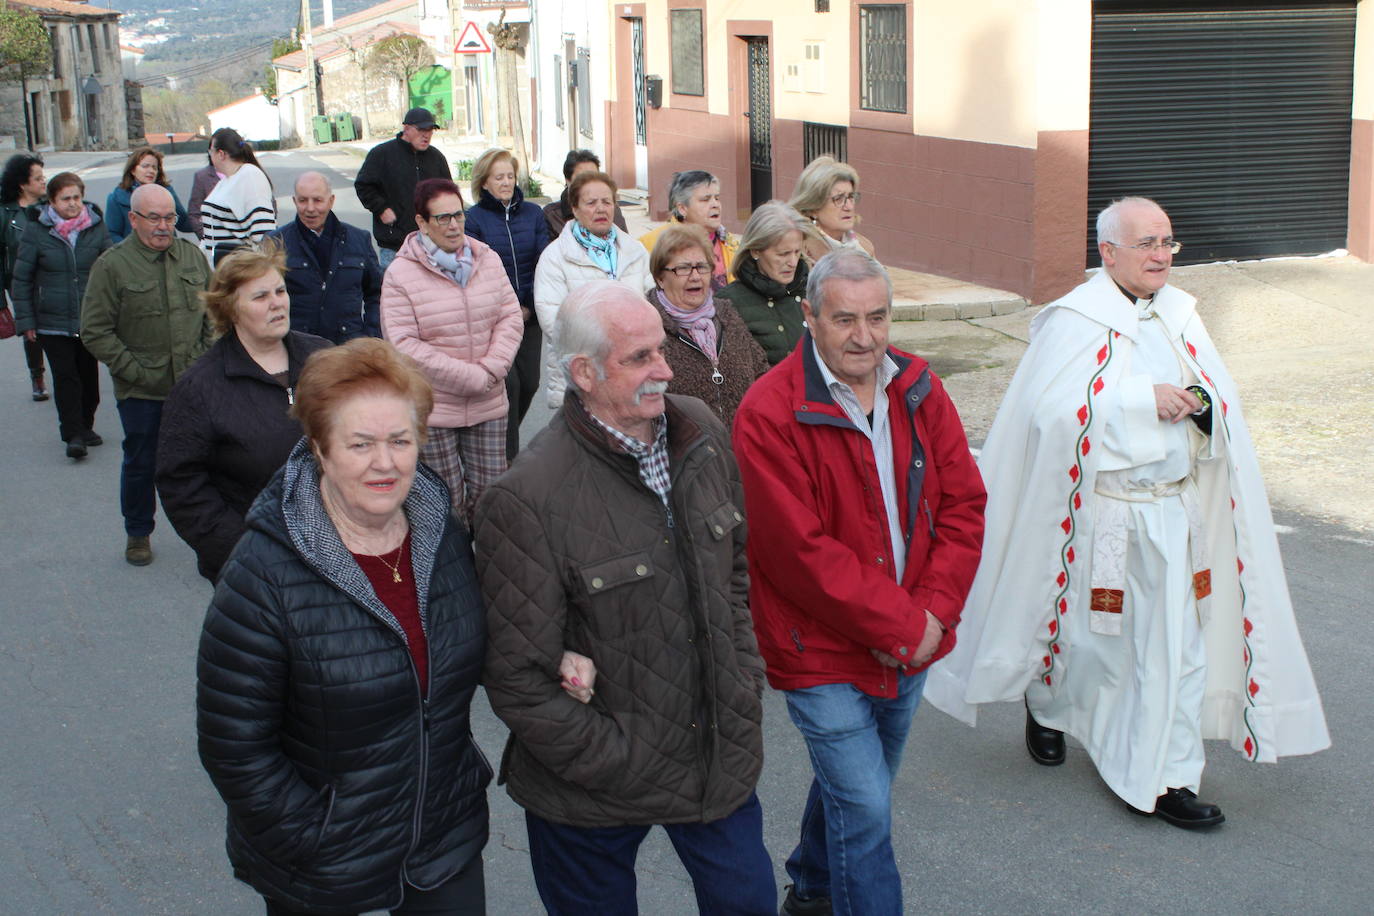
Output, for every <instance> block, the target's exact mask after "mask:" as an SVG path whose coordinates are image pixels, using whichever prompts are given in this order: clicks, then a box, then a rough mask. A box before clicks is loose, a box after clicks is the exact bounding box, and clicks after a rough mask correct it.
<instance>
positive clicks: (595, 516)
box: [476, 281, 777, 916]
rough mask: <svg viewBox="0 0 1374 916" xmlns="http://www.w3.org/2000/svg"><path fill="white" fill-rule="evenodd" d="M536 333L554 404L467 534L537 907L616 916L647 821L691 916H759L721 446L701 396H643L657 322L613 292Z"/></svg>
mask: <svg viewBox="0 0 1374 916" xmlns="http://www.w3.org/2000/svg"><path fill="white" fill-rule="evenodd" d="M553 337H554V339H555V340H557V341H558V342H559V349H560V353H559V357H560V365H561V366H562V367H563V371H564V373H565V375H566V376H567V381H568V386H567V393H566V395H565V399H564V402H563V407H562V409H561V410H560V411H559V412H558V413H557V414H556V415H555V416H554V418H553V420H552V422H551V423H550V424H549V427H548V428H547V429H545V430H544V431H543V432H542V433H540V434H539V435H538V436H537V437H535V439H534V441H533V442H531V443H530V445H529V447H528V448H527V449H525V450H524V451H523V452H521V453H520V455H519V457H518V458H517V459H516V461H515V464H514V465H512V467H511V469H510V471H509V472H507V473H506V475H505V476H503V477H502V478H501V479H500V480H498V481H497V482H496V483H495V484H493V485H492V486H491V487H490V488H488V489H487V491H486V492H485V493H484V494H483V495H482V498H481V500H480V501H479V502H478V505H477V523H476V542H477V565H478V568H479V569H480V570H482V573H481V578H482V591H483V594H484V596H485V597H486V601H487V626H488V631H489V642H488V650H487V668H486V674H485V676H484V678H483V681H484V683H485V684H486V687H487V696H488V697H489V698H490V700H491V705H492V709H494V710H495V711H496V714H497V715H498V716H500V717H501V719H502V720H503V721H504V722H505V723H506V724H507V725H508V726H509V727H510V730H511V736H510V740H509V743H508V744H507V747H506V753H505V757H504V759H503V762H502V772H501V778H502V780H503V781H504V782H505V783H506V787H507V790H508V791H509V792H510V795H511V797H512V798H513V799H515V801H516V802H517V803H519V804H520V805H521V806H522V807H524V808H525V819H526V825H527V828H528V831H529V838H530V858H531V864H532V865H533V869H534V876H535V883H536V885H537V886H538V888H539V895H540V898H541V899H542V901H543V903H544V906H545V908H546V909H547V910H548V911H549V912H551V913H572V912H579V913H581V912H631V911H633V910H634V903H635V873H634V860H635V853H636V851H637V849H638V847H639V844H640V843H641V842H642V841H643V839H644V837H645V836H646V835H647V834H648V832H649V829H650V828H651V827H652V826H653V825H655V824H658V825H662V826H663V828H664V829H665V830H666V831H667V833H668V835H669V837H670V839H671V840H672V842H673V845H674V847H675V848H676V849H677V850H678V854H679V856H680V857H681V858H682V861H683V865H684V866H685V867H686V869H687V872H688V874H689V875H691V877H692V882H693V885H694V887H695V890H696V902H697V906H698V908H699V910H700V911H701V912H703V913H723V914H746V913H747V914H759V916H762V914H765V913H766V914H770V916H771V914H772V913H775V912H776V911H777V888H776V886H775V884H774V882H773V866H772V863H771V861H770V860H769V857H768V851H767V850H766V849H765V848H764V845H763V819H762V810H761V809H760V807H759V802H758V798H757V797H756V796H755V794H754V787H755V784H756V783H757V781H758V777H759V771H760V769H761V767H762V762H763V735H762V729H761V725H762V705H761V702H760V695H761V693H762V689H763V663H762V661H761V660H760V658H759V654H758V648H757V646H756V644H755V642H754V631H753V627H752V625H751V622H750V617H749V606H748V588H749V585H748V582H749V579H748V575H747V571H746V569H747V567H746V561H745V555H744V535H745V527H744V514H743V494H742V493H741V491H740V483H739V474H738V471H737V469H736V467H735V461H734V458H733V456H732V455H731V452H730V440H729V435H728V433H727V432H726V430H725V428H724V427H723V426H721V424H720V421H719V420H717V419H716V417H715V415H714V414H713V413H712V412H711V410H710V409H709V408H708V407H707V406H706V405H705V404H703V403H702V402H701V401H699V400H697V399H695V398H687V397H678V396H675V395H667V394H665V393H664V392H665V390H666V389H667V383H668V380H669V379H671V378H672V375H673V373H672V370H671V369H669V368H668V364H667V362H665V360H664V357H663V345H664V339H665V338H664V331H663V322H662V319H661V318H660V317H659V316H658V313H657V312H656V311H655V310H654V308H653V307H652V306H650V305H649V304H648V302H647V301H646V300H645V299H644V298H643V297H642V296H640V295H637V294H636V293H635V292H634V291H632V290H628V289H626V288H625V287H624V286H621V285H620V284H618V283H615V282H612V281H594V282H592V283H588V284H587V285H585V286H583V287H581V288H579V289H578V290H576V291H575V292H574V293H573V294H572V295H570V296H569V297H568V299H567V301H566V302H565V303H564V304H563V306H562V308H561V309H560V311H559V315H558V320H557V325H556V333H555V334H554V335H553ZM550 468H556V469H557V473H556V474H550V473H549V469H550ZM568 650H572V651H573V652H575V653H578V654H579V655H582V656H586V657H587V658H589V659H590V660H591V661H592V662H593V663H594V664H595V669H596V674H595V692H594V693H591V694H590V695H589V696H587V697H584V698H574V697H573V696H570V695H569V693H568V692H565V690H564V689H563V688H562V687H560V682H559V677H560V668H559V664H560V661H561V659H562V658H563V655H564V653H565V652H566V651H568ZM562 677H563V678H564V680H567V679H568V675H567V673H566V671H565V672H563V673H562ZM572 686H573V687H577V686H579V685H576V684H573V685H572ZM587 686H588V687H590V686H591V685H590V684H589V685H587ZM589 693H590V691H589ZM578 699H584V700H587V701H588V702H578Z"/></svg>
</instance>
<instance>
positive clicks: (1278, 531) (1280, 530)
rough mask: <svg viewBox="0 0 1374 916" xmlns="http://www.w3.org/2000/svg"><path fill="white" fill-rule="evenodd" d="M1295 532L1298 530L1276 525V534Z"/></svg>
mask: <svg viewBox="0 0 1374 916" xmlns="http://www.w3.org/2000/svg"><path fill="white" fill-rule="evenodd" d="M1295 530H1296V529H1294V528H1291V527H1289V526H1288V525H1280V524H1279V523H1278V522H1275V523H1274V533H1275V534H1292V533H1293V532H1294V531H1295Z"/></svg>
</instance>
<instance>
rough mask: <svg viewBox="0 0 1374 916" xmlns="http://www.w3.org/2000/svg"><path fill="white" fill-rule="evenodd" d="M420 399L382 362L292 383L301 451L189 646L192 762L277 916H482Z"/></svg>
mask: <svg viewBox="0 0 1374 916" xmlns="http://www.w3.org/2000/svg"><path fill="white" fill-rule="evenodd" d="M432 397H433V396H432V393H431V391H430V387H429V384H428V383H427V382H426V381H425V380H424V377H423V376H422V375H421V374H420V372H419V370H418V368H417V367H416V366H415V365H414V363H413V361H411V360H410V359H409V358H408V357H405V356H402V355H401V354H399V353H398V352H397V351H396V350H395V349H394V348H393V347H392V346H391V345H390V344H388V343H385V342H383V341H380V340H374V339H360V340H354V341H350V342H349V343H347V344H345V345H343V346H341V347H333V348H328V349H324V350H320V351H318V352H316V353H315V354H313V355H312V356H311V358H310V359H309V361H308V362H307V363H306V367H305V370H304V372H303V373H302V374H301V377H300V381H299V384H298V385H297V389H296V404H295V407H294V412H295V415H296V416H297V418H298V419H299V420H300V421H301V425H302V427H303V428H304V429H305V433H306V438H305V439H303V440H301V442H300V443H299V444H298V445H297V446H296V448H295V449H294V450H293V451H292V453H291V455H290V457H289V458H288V459H287V461H286V464H285V466H284V467H283V468H282V469H281V470H280V471H279V472H278V473H277V475H276V476H275V477H274V478H273V479H272V481H271V482H270V483H269V484H268V485H267V487H266V488H265V489H264V490H263V492H262V493H261V495H260V496H259V497H258V499H257V501H256V502H255V503H254V504H253V507H252V509H251V510H250V511H249V513H248V518H247V526H248V530H247V532H246V533H245V534H244V536H243V538H242V539H241V540H240V541H239V543H238V546H237V547H236V548H235V549H234V552H233V553H232V554H231V556H230V557H229V561H228V562H227V563H226V564H225V566H224V569H223V572H222V574H221V577H220V581H219V587H218V588H217V589H216V590H215V595H214V598H213V600H212V602H211V604H210V609H209V612H208V613H207V615H206V618H205V627H204V631H203V634H202V636H201V643H200V658H199V664H198V667H197V679H198V688H197V694H196V705H197V729H198V732H199V738H200V756H201V761H202V763H203V764H204V765H205V769H206V770H207V772H208V773H209V774H210V778H211V780H212V781H213V782H214V784H215V787H216V788H217V789H218V790H219V792H220V795H221V796H222V797H223V799H224V802H225V804H226V805H227V807H228V844H227V845H228V851H229V859H230V861H231V863H232V864H233V867H234V874H235V875H236V876H237V877H238V878H240V879H241V880H243V881H245V882H247V883H248V884H250V885H251V886H252V887H253V888H254V889H255V890H256V891H257V892H258V893H260V894H262V895H263V896H264V897H265V898H266V901H267V912H268V913H269V914H274V913H292V914H296V913H311V914H313V913H319V914H326V913H357V912H360V911H365V910H376V909H391V910H392V911H393V912H394V913H405V912H412V911H413V910H414V909H416V908H419V907H422V906H438V907H440V908H441V910H435V911H442V912H446V913H474V914H475V913H482V912H484V911H485V902H484V900H485V898H484V892H483V879H482V856H481V851H482V847H483V846H484V845H485V844H486V840H487V800H486V791H485V790H486V785H487V783H488V782H489V781H490V779H491V768H490V766H489V765H488V764H487V761H486V759H485V758H484V757H483V755H482V752H481V751H480V750H479V749H478V747H477V745H476V744H475V743H474V741H473V738H472V733H471V730H470V728H469V719H468V713H469V707H470V705H471V702H472V696H473V692H474V691H475V690H476V688H477V683H478V678H479V676H480V674H481V671H482V663H483V654H484V652H485V648H486V627H485V617H484V611H483V607H482V600H481V597H480V594H479V592H478V586H477V579H476V576H475V574H474V571H473V564H472V548H471V542H470V540H469V538H468V535H467V532H466V531H464V530H463V528H462V526H461V525H459V524H458V523H457V522H456V521H455V520H454V518H453V516H452V515H451V514H450V512H449V498H448V491H447V489H446V488H445V486H444V484H443V482H442V481H441V480H440V479H439V478H438V476H437V475H435V474H434V473H432V472H431V471H430V470H429V469H428V468H425V467H423V466H420V465H419V464H418V462H417V455H418V451H419V446H420V437H421V435H422V434H423V429H424V427H423V425H421V424H417V419H416V418H417V417H418V418H424V417H426V416H428V414H429V411H430V409H431V405H432Z"/></svg>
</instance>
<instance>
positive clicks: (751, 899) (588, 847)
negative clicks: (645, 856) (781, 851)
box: [525, 795, 778, 916]
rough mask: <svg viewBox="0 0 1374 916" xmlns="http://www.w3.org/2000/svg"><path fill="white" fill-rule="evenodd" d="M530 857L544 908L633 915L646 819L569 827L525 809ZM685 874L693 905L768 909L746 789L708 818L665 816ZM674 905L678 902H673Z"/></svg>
mask: <svg viewBox="0 0 1374 916" xmlns="http://www.w3.org/2000/svg"><path fill="white" fill-rule="evenodd" d="M525 826H526V828H527V829H528V831H529V838H530V865H531V866H532V867H533V868H534V883H535V886H537V887H538V888H539V899H540V901H541V902H543V904H544V908H545V909H546V910H547V911H548V913H549V916H634V914H636V913H638V912H639V904H638V902H637V900H636V898H635V856H636V854H638V852H639V844H640V843H642V842H644V838H645V837H646V836H648V835H649V827H648V826H647V825H637V826H631V827H572V826H569V825H567V824H555V823H553V822H552V821H546V820H544V819H543V818H542V817H539V816H538V815H535V814H531V813H530V812H528V811H526V812H525ZM663 829H664V830H665V831H666V832H667V833H668V839H669V840H671V841H672V843H673V848H674V849H676V850H677V855H678V858H679V859H681V860H682V864H683V866H684V867H685V868H686V869H687V874H688V875H690V876H691V878H692V887H693V888H694V889H695V891H696V897H697V910H698V912H701V913H709V914H712V916H773V914H775V913H777V911H778V888H777V885H776V884H775V883H774V882H773V861H772V859H770V858H769V856H768V850H767V849H766V848H765V847H764V845H763V808H762V807H761V806H760V805H759V799H758V796H757V795H750V796H749V800H748V801H747V802H745V803H744V804H743V805H742V806H741V807H740V808H739V809H738V810H736V811H735V812H734V813H733V814H730V815H728V816H726V817H723V818H721V819H720V820H718V821H712V822H710V823H709V824H702V823H696V824H664V825H663ZM679 909H681V908H679Z"/></svg>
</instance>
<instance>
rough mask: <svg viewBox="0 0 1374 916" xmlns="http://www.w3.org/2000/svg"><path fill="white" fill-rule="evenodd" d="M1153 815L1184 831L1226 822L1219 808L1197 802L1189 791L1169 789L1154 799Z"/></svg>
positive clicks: (1195, 796) (1195, 797)
mask: <svg viewBox="0 0 1374 916" xmlns="http://www.w3.org/2000/svg"><path fill="white" fill-rule="evenodd" d="M1141 813H1142V814H1143V813H1145V812H1141ZM1154 815H1155V817H1159V818H1163V819H1164V820H1166V821H1168V822H1169V823H1171V824H1173V825H1174V826H1175V827H1182V828H1183V829H1184V830H1201V829H1203V828H1205V827H1215V826H1217V825H1218V824H1221V823H1224V822H1225V821H1226V815H1224V814H1222V813H1221V809H1220V808H1218V807H1217V806H1216V805H1213V804H1209V803H1207V802H1203V801H1198V798H1197V795H1195V794H1194V793H1193V791H1192V790H1191V789H1170V790H1169V791H1168V792H1165V793H1164V794H1163V795H1161V796H1159V798H1157V799H1155V810H1154Z"/></svg>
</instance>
